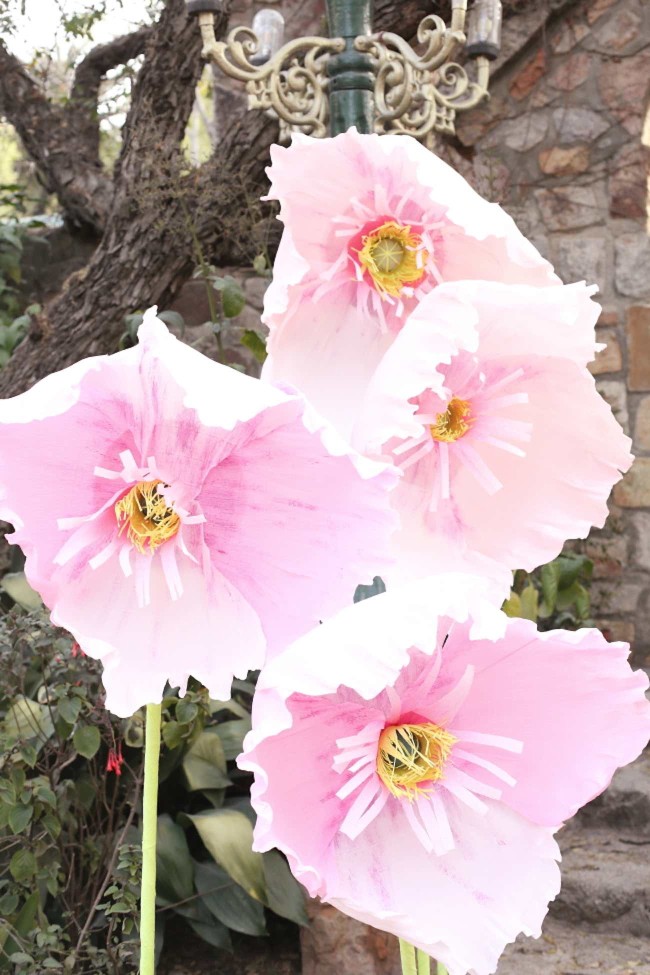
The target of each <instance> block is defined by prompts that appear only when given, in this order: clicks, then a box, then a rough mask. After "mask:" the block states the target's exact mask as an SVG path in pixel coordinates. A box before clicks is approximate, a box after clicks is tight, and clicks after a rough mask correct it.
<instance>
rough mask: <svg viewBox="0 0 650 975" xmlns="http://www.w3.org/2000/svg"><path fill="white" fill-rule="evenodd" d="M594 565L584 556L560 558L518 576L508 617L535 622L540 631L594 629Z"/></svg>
mask: <svg viewBox="0 0 650 975" xmlns="http://www.w3.org/2000/svg"><path fill="white" fill-rule="evenodd" d="M592 571H593V563H592V562H591V560H590V559H588V558H587V557H586V556H585V555H574V554H569V555H560V556H559V557H558V558H557V559H554V560H553V562H549V563H547V565H542V566H541V567H540V568H539V569H535V571H534V572H531V573H528V572H524V571H523V570H522V569H520V570H518V571H517V572H516V573H515V578H514V583H513V587H512V591H511V593H510V597H509V598H508V599H507V600H506V602H505V603H504V605H503V610H504V612H505V613H507V615H508V616H518V617H522V618H523V619H528V620H533V622H535V623H537V624H538V626H539V628H540V630H554V629H560V628H564V629H568V630H577V629H578V628H579V627H581V626H591V625H593V624H592V621H591V620H590V618H589V614H590V611H591V597H590V594H589V584H590V582H591V575H592Z"/></svg>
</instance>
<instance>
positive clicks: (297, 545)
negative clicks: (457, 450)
mask: <svg viewBox="0 0 650 975" xmlns="http://www.w3.org/2000/svg"><path fill="white" fill-rule="evenodd" d="M139 337H140V344H139V345H138V346H137V347H136V348H134V349H129V350H127V351H125V352H120V353H118V354H116V355H113V356H103V357H100V358H94V359H86V360H84V361H83V362H80V363H78V364H77V365H74V366H71V367H70V368H69V369H65V370H63V371H62V372H59V373H57V374H55V375H52V376H49V377H48V378H46V379H44V380H42V381H41V382H40V383H38V384H37V385H36V386H34V387H33V389H30V390H29V391H28V392H27V393H24V394H23V395H22V396H18V397H15V398H14V399H11V400H6V401H3V402H2V403H0V517H1V518H3V519H4V520H6V521H9V522H11V523H12V524H13V525H14V528H15V534H14V536H13V540H14V541H15V542H16V543H17V544H19V545H20V546H21V547H22V548H23V550H24V551H25V554H26V556H27V563H26V573H27V577H28V579H29V581H30V582H31V584H32V585H33V586H34V588H35V589H37V590H38V591H39V592H40V593H41V595H42V596H43V599H44V601H45V603H46V604H47V605H48V606H49V607H50V608H51V610H52V619H53V621H54V622H55V623H57V624H58V625H60V626H63V627H65V628H66V629H67V630H69V631H70V632H71V633H72V634H73V636H74V638H75V639H76V640H77V641H78V643H79V644H80V645H81V646H82V647H83V649H84V650H85V651H86V653H88V654H89V655H90V656H93V657H98V658H101V659H102V660H103V663H104V685H105V687H106V692H107V707H109V708H110V709H111V710H112V711H114V712H115V713H117V714H120V715H129V714H131V713H132V712H133V711H135V710H136V709H137V708H138V707H140V706H141V705H143V704H146V703H149V702H155V701H159V700H160V699H161V695H162V693H163V688H164V685H165V682H166V681H167V680H169V681H170V682H171V683H172V685H176V684H178V685H181V687H182V686H184V685H185V683H186V682H187V678H188V676H189V675H190V674H191V675H193V676H194V677H196V678H197V679H198V680H200V681H202V682H203V683H204V684H205V685H206V686H207V687H208V688H209V690H210V691H211V693H212V694H213V696H215V697H219V698H223V697H227V696H228V695H229V693H230V685H231V681H232V677H233V674H235V675H237V676H243V675H245V674H246V672H247V670H249V669H256V668H258V667H260V666H261V665H262V663H263V662H264V659H265V653H266V650H267V645H268V649H269V650H270V651H271V652H272V651H274V650H277V649H278V648H280V647H282V646H284V645H286V643H287V642H288V641H289V640H291V639H293V638H295V637H296V636H297V635H298V634H300V633H302V632H305V631H306V630H307V629H309V628H310V627H311V626H314V625H316V624H317V623H318V621H319V620H321V619H323V618H324V617H326V616H328V615H330V614H331V613H332V612H335V611H336V610H337V609H339V608H341V606H344V605H346V604H347V603H348V602H349V601H350V600H351V599H352V595H353V593H354V589H355V586H356V585H357V583H359V581H360V580H363V579H364V578H372V575H373V574H374V572H376V571H377V570H376V566H377V564H381V561H382V560H383V559H384V558H385V557H386V549H387V535H388V533H389V532H390V530H391V529H392V528H393V527H394V521H395V518H394V515H392V514H391V512H390V509H389V505H388V501H387V497H386V493H387V490H388V489H390V488H391V487H392V486H393V484H394V482H395V479H396V477H397V475H396V474H395V472H394V471H393V470H391V469H388V468H386V467H385V465H380V464H376V463H374V462H372V461H367V460H365V459H363V458H361V457H359V456H358V455H356V454H355V453H354V452H353V451H351V450H350V449H349V448H348V447H347V446H346V444H344V443H343V442H342V441H341V440H340V439H339V438H338V437H337V436H336V434H335V433H334V431H333V430H332V429H331V428H329V427H327V426H326V425H325V424H324V423H323V421H322V420H320V418H318V417H317V416H315V415H314V414H313V413H312V412H311V409H310V408H308V407H307V406H306V405H305V403H304V401H303V400H302V399H301V398H300V397H297V396H294V395H287V394H286V393H284V392H281V391H279V390H277V389H274V388H272V387H271V386H268V385H267V384H265V383H262V382H260V381H259V380H254V379H250V378H249V377H247V376H243V375H241V374H240V373H237V372H235V371H234V370H232V369H228V368H226V367H224V366H219V365H217V364H215V363H213V362H211V361H210V360H209V359H207V358H205V357H204V356H202V355H200V354H199V353H198V352H195V351H194V350H192V349H190V348H189V346H186V345H183V344H182V343H180V342H178V341H177V340H176V339H175V338H173V336H171V335H170V334H169V333H168V332H167V329H166V328H165V326H164V325H163V324H162V322H160V321H158V320H157V319H156V318H155V309H153V310H151V311H150V312H148V313H147V315H146V316H145V320H144V323H143V325H142V326H141V328H140V333H139Z"/></svg>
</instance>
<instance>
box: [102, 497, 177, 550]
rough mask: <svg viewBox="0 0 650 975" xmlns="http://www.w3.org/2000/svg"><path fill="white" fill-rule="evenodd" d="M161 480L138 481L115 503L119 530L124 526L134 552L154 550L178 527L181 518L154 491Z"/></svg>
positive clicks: (171, 536) (121, 530)
mask: <svg viewBox="0 0 650 975" xmlns="http://www.w3.org/2000/svg"><path fill="white" fill-rule="evenodd" d="M161 483H162V481H159V480H158V481H140V482H139V484H135V485H134V486H133V487H132V488H131V490H130V491H129V492H128V493H127V494H125V495H124V497H123V498H120V500H119V501H118V502H117V503H116V504H115V517H116V518H117V523H118V525H119V526H120V532H119V533H120V535H121V534H122V532H123V531H124V529H126V534H127V538H128V539H129V541H130V542H131V544H132V545H133V547H134V548H136V549H137V550H138V552H146V551H147V550H148V551H150V552H153V551H155V549H157V548H158V547H159V546H160V545H162V544H163V543H164V542H166V541H168V540H169V539H170V538H173V537H174V535H175V534H176V532H177V531H178V529H179V528H180V524H181V519H180V518H179V516H178V515H177V514H176V512H175V511H174V509H173V507H171V506H170V505H169V502H167V501H166V500H165V498H164V497H163V495H162V494H161V493H160V491H159V490H158V485H159V484H161Z"/></svg>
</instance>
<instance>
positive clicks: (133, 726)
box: [124, 710, 164, 748]
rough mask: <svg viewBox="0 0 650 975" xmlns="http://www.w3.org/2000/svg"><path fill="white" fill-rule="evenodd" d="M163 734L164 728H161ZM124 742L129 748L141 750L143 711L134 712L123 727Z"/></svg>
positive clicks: (142, 742) (142, 741)
mask: <svg viewBox="0 0 650 975" xmlns="http://www.w3.org/2000/svg"><path fill="white" fill-rule="evenodd" d="M163 734H164V728H163ZM124 741H125V743H126V744H127V745H128V746H129V748H142V747H143V745H144V711H143V710H140V711H136V712H135V714H133V715H131V717H130V718H129V719H128V720H127V722H126V724H125V726H124Z"/></svg>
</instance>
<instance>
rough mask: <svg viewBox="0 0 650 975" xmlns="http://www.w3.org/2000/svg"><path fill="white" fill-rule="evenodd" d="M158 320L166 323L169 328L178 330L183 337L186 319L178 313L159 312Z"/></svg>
mask: <svg viewBox="0 0 650 975" xmlns="http://www.w3.org/2000/svg"><path fill="white" fill-rule="evenodd" d="M158 318H159V319H160V320H161V322H164V323H165V325H167V327H168V328H171V329H174V330H176V331H177V332H178V333H179V335H180V336H181V337H182V336H183V334H184V332H185V319H184V318H183V316H182V315H181V313H180V312H178V311H159V312H158Z"/></svg>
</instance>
